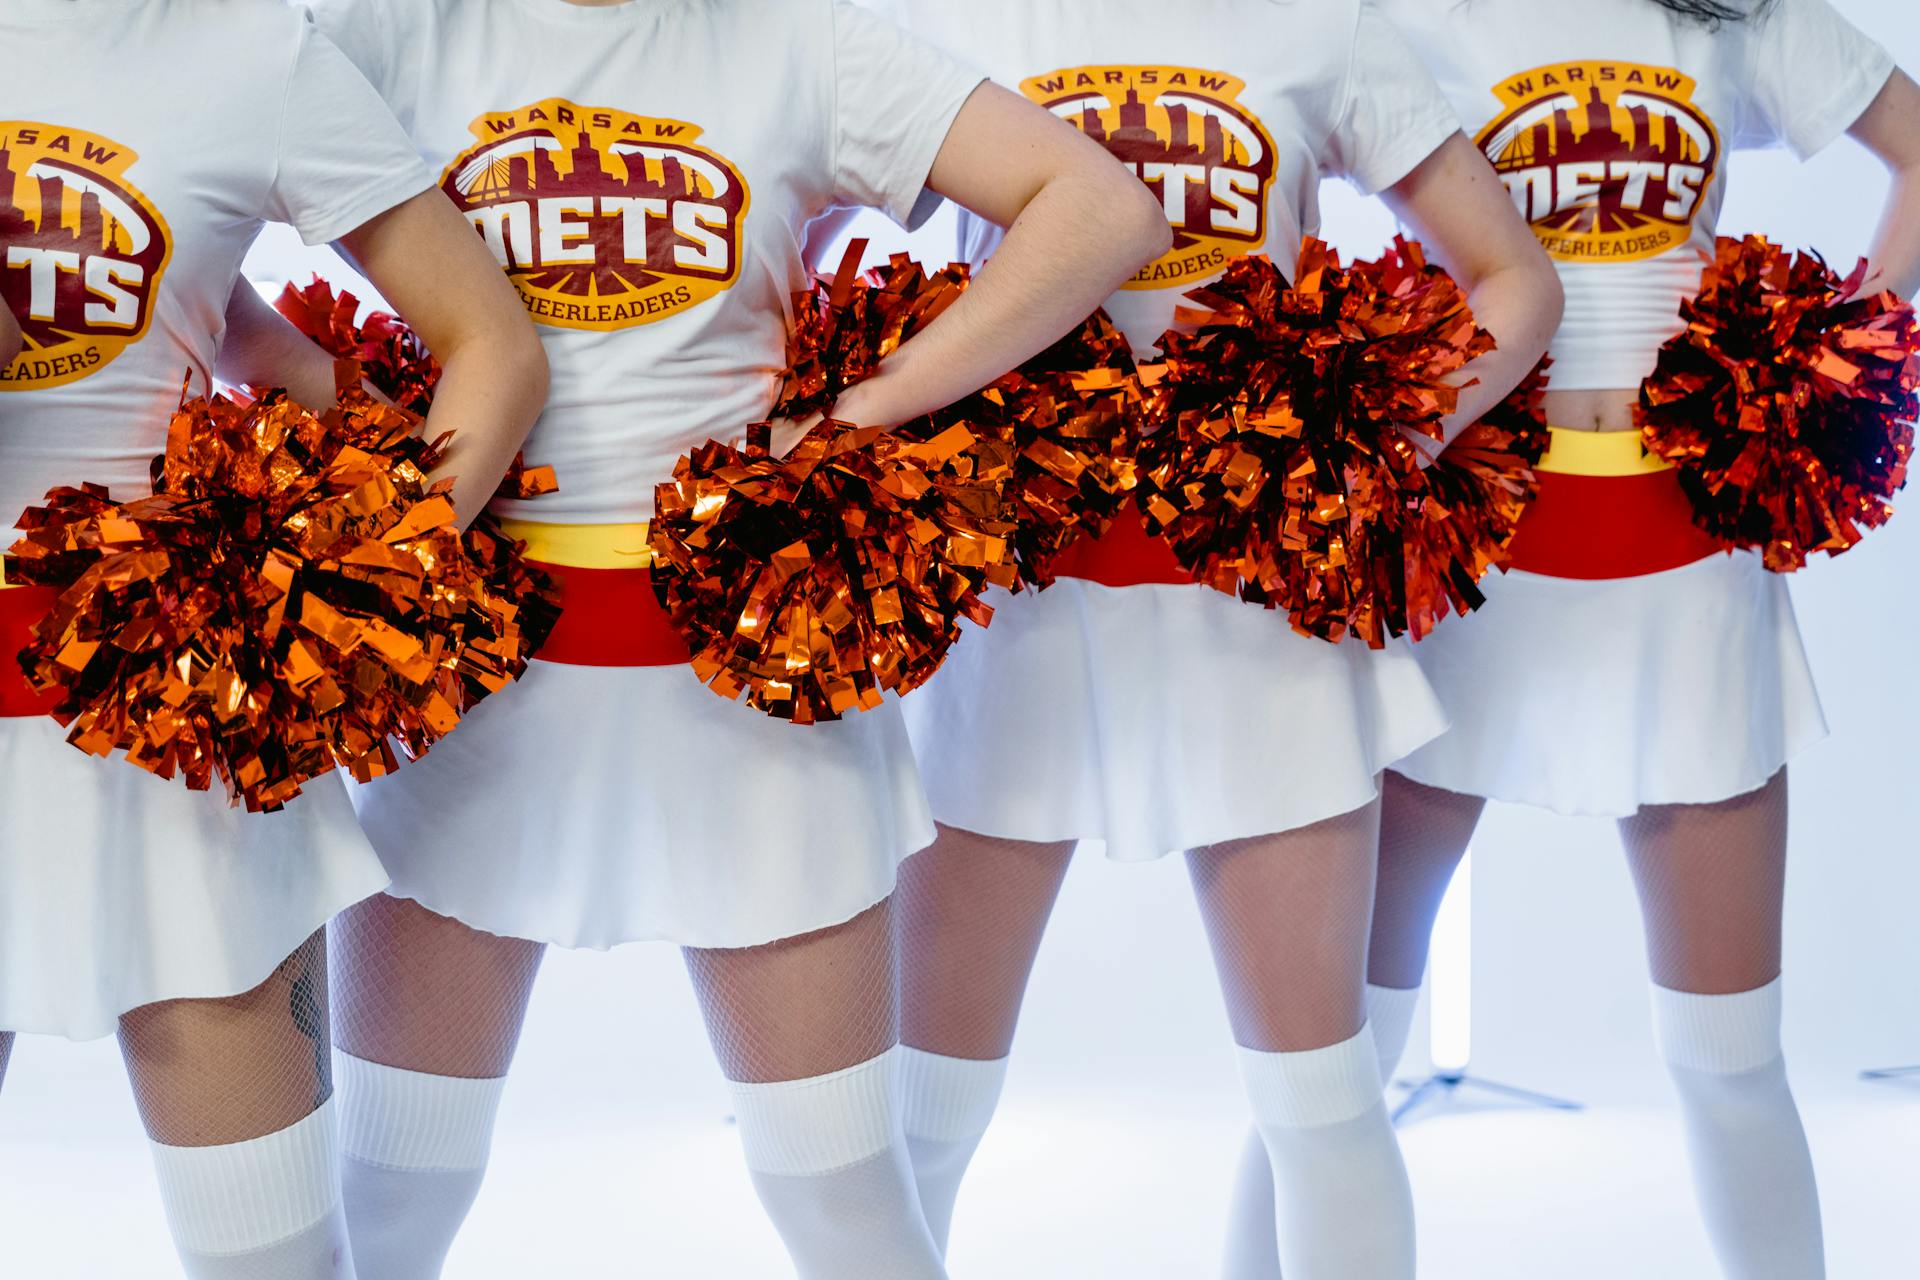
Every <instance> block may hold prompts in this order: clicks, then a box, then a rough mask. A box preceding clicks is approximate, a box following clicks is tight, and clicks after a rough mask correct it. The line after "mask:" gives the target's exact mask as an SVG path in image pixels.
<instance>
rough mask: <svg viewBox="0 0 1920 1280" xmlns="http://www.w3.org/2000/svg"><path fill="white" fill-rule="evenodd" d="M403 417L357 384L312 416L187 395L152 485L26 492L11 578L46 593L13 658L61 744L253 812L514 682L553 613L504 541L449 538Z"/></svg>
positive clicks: (410, 419)
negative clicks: (47, 699) (37, 496)
mask: <svg viewBox="0 0 1920 1280" xmlns="http://www.w3.org/2000/svg"><path fill="white" fill-rule="evenodd" d="M419 425H420V420H419V419H418V418H417V417H415V416H414V415H412V414H409V413H407V412H405V411H404V410H401V409H398V408H394V407H391V406H388V405H383V404H379V403H377V402H375V401H374V400H373V399H372V398H371V397H369V396H367V395H365V394H364V393H362V392H360V391H358V390H349V391H347V392H345V393H343V395H342V397H341V401H340V403H339V404H338V405H336V406H335V407H334V408H332V409H331V410H329V411H328V412H327V413H326V414H325V415H324V416H315V415H314V414H311V413H309V412H307V411H306V410H304V409H302V408H300V407H299V406H297V405H295V404H292V403H291V402H289V401H287V400H286V399H284V397H282V396H280V395H277V394H273V393H269V394H268V395H266V396H264V397H262V398H261V399H259V400H257V401H254V402H252V403H249V404H241V403H237V402H235V401H232V400H229V399H226V398H224V397H213V398H208V399H198V400H193V401H190V402H186V403H183V405H182V406H181V408H180V410H179V412H178V413H176V414H175V415H174V418H173V420H172V423H171V424H170V426H169V428H168V432H167V450H166V453H165V455H164V456H163V457H161V458H159V459H156V460H155V463H154V483H153V491H152V493H151V494H150V495H148V496H146V497H142V498H137V499H135V500H133V501H130V502H125V503H118V504H116V503H114V502H112V501H111V500H110V499H109V498H108V496H107V493H106V490H104V489H103V488H100V487H99V486H94V485H86V486H82V487H80V488H78V489H73V488H63V489H56V490H54V491H53V492H52V493H50V494H49V495H48V497H47V504H46V505H45V506H44V507H36V508H29V509H28V511H27V512H26V513H25V514H24V515H23V516H22V517H21V519H20V521H19V527H20V529H21V530H22V531H23V534H24V536H23V537H22V538H21V539H20V540H19V541H18V542H17V543H15V544H14V546H13V547H12V549H11V551H10V552H9V554H8V556H7V564H6V568H7V574H8V576H9V577H10V578H12V579H13V580H15V581H19V582H24V583H32V584H38V585H41V586H47V587H53V588H56V589H59V590H60V591H61V593H62V594H61V595H60V597H59V599H58V600H57V602H56V603H55V605H54V607H53V609H52V611H51V612H50V614H49V615H48V616H47V617H46V618H45V619H44V620H42V621H41V623H40V624H39V625H38V626H36V628H35V629H34V639H33V642H32V643H31V644H30V645H29V646H28V648H27V649H26V650H25V651H24V652H23V653H22V655H21V663H22V665H23V667H24V668H25V669H26V671H27V673H28V678H29V681H30V682H31V683H32V684H33V686H34V687H35V688H36V689H37V690H39V691H41V692H57V693H58V695H59V697H60V702H59V704H58V706H57V708H56V710H55V712H54V715H55V718H56V719H57V720H59V721H60V723H61V724H63V725H67V726H69V727H70V731H69V733H68V741H69V742H71V743H73V744H74V745H75V746H78V747H80V748H82V749H83V750H86V751H88V752H91V753H93V754H95V755H100V756H106V755H109V754H111V753H112V752H114V751H124V752H125V753H126V755H127V759H128V761H129V762H131V763H133V764H136V765H139V766H140V767H142V768H144V769H147V770H150V771H151V772H153V773H155V774H158V775H159V776H161V777H164V778H173V777H175V776H182V777H184V779H185V781H186V784H187V785H188V786H189V787H191V788H193V789H195V790H206V789H208V788H209V787H210V786H211V785H212V782H213V779H214V778H215V777H216V776H217V777H218V778H219V779H220V780H221V782H222V783H223V784H224V785H225V787H226V788H227V790H228V792H229V794H230V795H231V797H232V798H233V801H234V803H235V804H241V803H244V804H245V805H246V806H247V808H248V809H251V810H273V809H278V808H280V807H282V806H283V805H285V804H286V803H287V802H288V801H290V800H292V799H293V798H294V797H296V796H298V795H299V794H300V789H301V786H302V785H303V784H304V783H306V782H308V781H310V780H312V779H314V778H317V777H320V776H321V775H323V774H326V773H329V772H331V771H332V770H333V769H335V768H336V767H341V768H346V769H348V770H349V771H350V772H351V773H352V774H353V775H354V776H355V777H357V778H360V779H363V780H364V779H368V778H372V777H375V776H378V775H380V774H383V773H387V772H390V771H392V770H393V769H394V768H396V767H397V765H398V759H397V758H396V757H395V755H394V752H393V748H392V746H390V745H389V740H390V739H393V740H397V741H398V743H399V745H400V747H401V749H402V751H404V752H405V753H406V754H407V755H408V756H409V757H417V756H418V755H420V754H421V753H422V752H424V751H426V750H427V749H428V748H429V747H430V746H431V745H432V744H433V743H435V742H437V741H438V740H439V739H440V738H441V737H443V736H444V735H445V734H447V733H448V732H450V731H451V730H452V729H453V728H454V727H455V726H456V725H457V724H458V723H459V721H460V718H461V716H462V715H463V714H464V713H466V712H467V711H468V710H470V709H471V708H472V707H473V706H474V705H476V704H477V703H478V702H479V701H480V700H481V699H483V698H485V697H487V696H488V695H489V694H491V693H494V692H496V691H497V690H499V689H501V688H503V687H504V686H505V685H506V684H507V683H508V682H510V681H512V680H513V679H515V678H516V677H518V675H519V674H520V673H521V671H523V670H524V669H525V667H526V662H527V657H528V655H529V653H530V652H531V650H532V649H533V648H534V647H536V646H537V644H538V643H539V641H540V640H541V639H542V638H543V636H544V632H545V631H546V630H548V629H550V628H551V625H552V616H551V614H550V612H548V611H547V609H546V608H545V606H544V603H543V602H542V601H541V600H540V598H539V597H538V593H537V592H533V591H532V590H531V589H527V590H526V593H525V594H517V593H516V589H515V586H516V584H520V585H521V586H522V587H524V586H525V584H524V582H523V576H522V575H520V574H519V573H518V571H517V570H516V569H515V568H514V566H513V563H512V562H513V559H514V557H513V556H512V554H511V551H510V549H508V548H505V547H502V546H501V545H500V543H499V541H498V540H497V539H493V538H491V537H489V536H488V535H486V534H484V533H482V534H479V535H470V536H474V537H477V541H475V542H469V543H463V540H462V536H461V534H460V532H459V530H458V528H457V527H456V526H455V523H454V513H453V507H452V504H451V503H449V502H448V500H447V498H446V496H445V493H444V491H443V488H444V487H443V486H431V487H430V486H429V484H428V481H427V472H428V471H429V470H431V469H432V467H433V466H434V465H435V464H436V463H437V462H438V460H439V457H440V453H441V450H442V449H443V448H444V445H445V438H444V437H443V438H442V439H441V440H439V441H434V442H429V441H426V440H424V439H422V438H421V437H420V435H419V432H418V428H419Z"/></svg>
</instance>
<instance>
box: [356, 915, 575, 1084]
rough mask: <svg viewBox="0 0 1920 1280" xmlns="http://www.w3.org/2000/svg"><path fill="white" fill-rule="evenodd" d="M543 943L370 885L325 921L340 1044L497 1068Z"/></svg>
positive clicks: (440, 1066)
mask: <svg viewBox="0 0 1920 1280" xmlns="http://www.w3.org/2000/svg"><path fill="white" fill-rule="evenodd" d="M545 952H546V948H545V947H544V946H543V945H542V944H541V943H538V942H528V941H526V940H525V939H523V938H503V937H499V936H497V935H495V934H491V933H483V932H481V931H480V930H478V929H474V928H470V927H469V926H467V925H464V924H462V923H460V921H458V920H453V919H450V918H448V917H447V916H442V915H436V914H434V913H433V912H431V911H429V910H427V909H426V908H425V907H423V906H421V905H420V904H419V903H417V902H412V901H409V900H407V899H405V898H394V897H389V896H388V895H386V894H375V895H374V896H373V897H371V898H368V899H367V900H366V901H365V902H361V903H358V904H356V905H355V906H352V907H349V908H348V909H347V910H346V911H344V912H342V913H341V915H340V917H339V918H338V919H337V920H336V921H335V922H334V925H333V957H334V966H335V969H336V971H337V974H338V993H337V995H336V998H335V1002H334V1005H335V1007H334V1018H335V1024H334V1031H335V1034H336V1035H337V1036H338V1037H339V1041H340V1047H341V1048H342V1049H344V1050H345V1051H346V1052H348V1053H350V1054H352V1055H353V1056H354V1057H356V1058H363V1059H365V1060H367V1061H368V1062H377V1063H380V1064H382V1065H384V1066H389V1067H400V1068H402V1069H404V1070H408V1071H418V1072H423V1073H425V1074H428V1075H435V1076H452V1077H456V1078H464V1079H493V1078H496V1077H499V1076H504V1075H506V1074H507V1068H508V1067H509V1065H511V1063H512V1062H513V1052H514V1049H515V1047H516V1046H518V1045H519V1043H520V1027H521V1024H522V1023H523V1022H524V1021H525V1019H526V1016H527V1003H528V1001H529V1000H530V999H531V998H532V995H533V982H534V978H535V977H536V976H537V975H538V974H539V971H540V959H541V957H542V956H543V955H544V954H545Z"/></svg>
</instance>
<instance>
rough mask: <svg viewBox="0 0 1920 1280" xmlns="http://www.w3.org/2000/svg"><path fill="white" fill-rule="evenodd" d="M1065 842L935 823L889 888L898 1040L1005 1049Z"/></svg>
mask: <svg viewBox="0 0 1920 1280" xmlns="http://www.w3.org/2000/svg"><path fill="white" fill-rule="evenodd" d="M1073 848H1074V844H1073V841H1071V840H1064V841H1059V842H1056V843H1051V844H1036V843H1031V842H1028V841H1024V840H1003V839H1000V838H998V837H995V836H983V835H978V834H975V833H974V832H971V831H962V830H959V829H958V828H954V827H945V826H943V827H941V828H940V834H939V838H938V839H936V840H935V841H934V843H933V845H932V846H931V847H930V848H927V849H924V850H922V851H921V852H919V853H917V854H915V855H914V856H913V857H911V858H909V859H907V861H906V862H905V863H904V864H903V865H902V866H901V868H900V887H899V889H898V891H897V892H896V893H895V895H894V900H895V902H896V903H897V904H898V905H897V907H896V912H897V916H898V923H897V932H898V935H899V939H900V957H901V966H900V967H901V977H900V1023H901V1027H900V1030H901V1039H902V1040H904V1041H905V1042H906V1043H907V1044H910V1045H912V1046H913V1047H914V1048H916V1049H922V1050H925V1051H926V1052H928V1053H938V1054H944V1055H945V1056H947V1057H950V1058H972V1059H976V1060H979V1061H992V1060H995V1059H999V1058H1004V1057H1006V1056H1007V1053H1008V1051H1009V1050H1011V1049H1012V1047H1013V1033H1014V1028H1015V1026H1016V1025H1017V1024H1018V1023H1019V1020H1020V1003H1021V1001H1022V999H1024V998H1025V996H1026V991H1027V979H1028V978H1029V977H1031V976H1032V973H1033V963H1034V958H1035V956H1036V955H1037V954H1038V953H1039V950H1040V940H1041V938H1042V937H1043V936H1044V935H1045V933H1046V928H1047V919H1048V917H1050V916H1051V915H1052V914H1053V906H1054V902H1055V901H1056V900H1057V899H1058V898H1059V896H1060V884H1061V882H1062V881H1063V880H1064V879H1065V878H1066V874H1067V867H1068V866H1069V865H1070V864H1071V863H1072V860H1073Z"/></svg>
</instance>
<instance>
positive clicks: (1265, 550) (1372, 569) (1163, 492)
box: [1140, 239, 1498, 648]
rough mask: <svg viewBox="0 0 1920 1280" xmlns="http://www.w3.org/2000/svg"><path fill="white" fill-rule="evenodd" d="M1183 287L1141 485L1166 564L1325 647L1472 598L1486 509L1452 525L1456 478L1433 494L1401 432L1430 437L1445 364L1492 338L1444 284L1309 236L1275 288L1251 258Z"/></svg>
mask: <svg viewBox="0 0 1920 1280" xmlns="http://www.w3.org/2000/svg"><path fill="white" fill-rule="evenodd" d="M1188 297H1189V298H1191V299H1192V300H1193V301H1194V302H1196V303H1198V304H1200V306H1199V308H1182V310H1181V312H1180V313H1179V315H1178V319H1179V321H1180V327H1178V328H1176V329H1174V330H1170V331H1169V332H1168V333H1167V334H1166V335H1165V336H1164V337H1163V338H1162V339H1161V347H1162V350H1163V351H1164V352H1165V355H1166V380H1167V386H1168V394H1169V395H1170V397H1171V417H1170V418H1169V420H1168V423H1167V425H1166V427H1165V428H1163V429H1162V430H1160V431H1159V432H1158V433H1156V434H1155V435H1154V436H1153V437H1152V439H1151V441H1150V443H1149V444H1148V446H1147V462H1148V465H1147V466H1146V468H1145V471H1144V475H1143V478H1142V482H1141V488H1140V499H1141V507H1142V510H1143V512H1144V513H1145V515H1146V518H1147V523H1148V526H1149V528H1151V529H1152V530H1154V531H1155V532H1158V533H1161V534H1163V535H1164V536H1166V537H1167V538H1168V539H1169V540H1170V541H1171V542H1172V544H1173V548H1174V553H1175V555H1176V556H1177V557H1178V558H1179V560H1180V562H1181V564H1182V565H1183V566H1185V567H1186V568H1188V569H1189V570H1190V571H1192V572H1193V573H1194V575H1195V577H1196V578H1197V579H1199V580H1200V581H1201V582H1204V583H1206V584H1208V585H1210V586H1212V587H1214V588H1216V589H1218V590H1220V591H1224V592H1228V593H1230V594H1237V595H1239V596H1240V597H1241V598H1243V599H1245V600H1249V601H1254V602H1257V603H1261V604H1264V605H1266V606H1267V607H1268V608H1275V609H1284V610H1286V612H1287V615H1288V617H1289V619H1290V620H1291V621H1292V623H1293V626H1294V628H1295V629H1296V630H1298V631H1300V632H1301V633H1302V634H1305V635H1310V636H1318V637H1320V638H1321V639H1324V640H1329V641H1334V642H1338V641H1342V640H1345V639H1346V638H1347V637H1349V636H1355V637H1358V638H1360V639H1362V640H1364V641H1365V642H1366V643H1367V644H1369V645H1371V646H1373V647H1376V648H1377V647H1380V646H1383V645H1385V644H1386V642H1387V640H1388V638H1389V637H1392V636H1399V635H1403V634H1412V635H1414V636H1416V637H1418V636H1421V635H1424V634H1426V633H1427V632H1428V631H1430V630H1431V629H1432V628H1433V626H1434V625H1435V624H1436V623H1437V622H1438V621H1439V619H1440V618H1441V617H1444V616H1445V614H1446V612H1448V610H1449V609H1451V608H1465V607H1469V606H1471V604H1473V603H1474V602H1475V600H1476V598H1477V593H1475V592H1473V591H1471V590H1470V587H1471V583H1472V582H1473V581H1475V580H1477V579H1478V577H1479V575H1480V574H1481V573H1483V572H1484V571H1485V569H1486V567H1487V565H1488V564H1489V563H1492V562H1493V561H1494V560H1495V559H1496V558H1497V554H1498V553H1497V549H1495V548H1492V547H1488V546H1485V545H1483V540H1484V539H1485V538H1487V537H1488V536H1490V532H1491V530H1493V529H1494V528H1496V527H1497V526H1498V522H1497V521H1494V520H1491V519H1488V520H1483V521H1481V522H1480V525H1479V526H1478V527H1476V526H1474V525H1472V524H1471V523H1469V524H1467V525H1465V526H1464V527H1463V533H1461V534H1456V533H1454V532H1452V531H1451V530H1450V529H1449V528H1448V525H1449V523H1450V522H1451V521H1452V520H1453V517H1454V512H1453V510H1452V508H1451V506H1450V505H1449V504H1448V502H1447V501H1446V500H1445V499H1446V498H1451V500H1452V501H1453V502H1455V503H1463V504H1464V503H1465V502H1466V500H1467V498H1468V495H1469V494H1470V493H1471V492H1472V488H1471V487H1470V486H1467V485H1465V483H1464V482H1462V483H1457V484H1452V485H1447V484H1445V483H1444V482H1443V484H1442V486H1441V487H1440V489H1439V490H1438V491H1437V490H1436V486H1435V485H1434V483H1433V482H1431V481H1430V480H1429V479H1428V477H1427V476H1426V474H1425V473H1424V472H1422V470H1421V469H1420V467H1419V465H1418V462H1419V459H1418V456H1417V454H1416V451H1415V447H1414V445H1413V443H1412V440H1411V439H1410V438H1409V433H1418V434H1421V435H1426V436H1428V437H1430V438H1435V439H1437V438H1439V436H1440V432H1441V422H1442V419H1444V418H1445V417H1446V416H1447V415H1448V414H1449V413H1451V412H1453V410H1454V408H1455V406H1456V404H1457V402H1458V390H1457V388H1455V387H1454V386H1452V385H1450V383H1449V382H1448V379H1449V378H1450V377H1451V376H1452V375H1454V374H1456V373H1458V372H1459V371H1460V369H1462V368H1463V367H1464V366H1465V365H1466V364H1467V363H1468V362H1469V361H1471V360H1473V359H1474V358H1476V357H1478V356H1480V355H1482V354H1484V353H1485V352H1487V351H1490V350H1492V348H1493V338H1492V336H1491V335H1490V334H1488V333H1487V332H1486V331H1485V330H1483V329H1481V328H1479V326H1478V325H1476V324H1475V323H1474V319H1473V315H1472V313H1471V311H1470V310H1469V308H1468V306H1467V298H1466V295H1465V293H1464V292H1463V291H1462V290H1461V289H1460V287H1459V285H1458V284H1456V283H1455V282H1454V281H1453V279H1452V278H1451V277H1449V276H1448V275H1447V274H1446V273H1445V272H1443V271H1440V270H1438V269H1437V268H1434V267H1430V266H1428V265H1427V263H1426V260H1425V258H1424V257H1423V255H1422V254H1421V252H1420V249H1419V247H1418V246H1417V245H1414V244H1411V243H1408V242H1406V241H1398V242H1396V244H1395V247H1394V249H1393V250H1392V251H1391V252H1389V253H1388V254H1387V255H1386V256H1384V257H1383V258H1382V259H1381V260H1380V261H1378V262H1360V263H1356V264H1354V265H1353V266H1352V267H1350V268H1349V267H1342V266H1341V264H1340V260H1339V257H1338V255H1336V254H1335V253H1334V252H1333V250H1332V249H1331V248H1329V247H1328V246H1327V245H1325V244H1324V243H1322V242H1320V241H1318V240H1313V239H1308V240H1307V241H1306V242H1305V244H1304V245H1303V247H1302V250H1301V255H1300V261H1299V266H1298V269H1297V270H1296V272H1295V274H1294V279H1293V283H1292V284H1289V283H1288V281H1287V279H1286V277H1285V276H1284V275H1283V274H1282V273H1281V271H1280V270H1279V268H1277V267H1275V266H1274V265H1273V263H1272V262H1270V261H1268V260H1267V259H1266V258H1264V257H1250V258H1242V259H1239V260H1237V261H1236V262H1234V264H1233V265H1232V266H1230V267H1229V268H1228V269H1227V272H1226V274H1225V275H1223V276H1222V277H1221V278H1220V279H1219V280H1217V281H1215V282H1213V283H1212V284H1209V285H1206V286H1204V287H1202V288H1200V289H1197V290H1195V291H1193V292H1192V293H1191V294H1189V295H1188Z"/></svg>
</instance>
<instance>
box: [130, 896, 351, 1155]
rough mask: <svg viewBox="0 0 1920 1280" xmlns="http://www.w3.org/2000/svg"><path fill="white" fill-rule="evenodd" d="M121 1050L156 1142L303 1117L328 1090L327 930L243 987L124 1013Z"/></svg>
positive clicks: (189, 1141)
mask: <svg viewBox="0 0 1920 1280" xmlns="http://www.w3.org/2000/svg"><path fill="white" fill-rule="evenodd" d="M120 1049H121V1053H122V1054H123V1055H124V1057H125V1058H126V1063H127V1074H128V1077H129V1078H130V1079H131V1080H132V1083H133V1096H134V1101H135V1102H136V1103H137V1104H138V1105H139V1108H140V1118H141V1120H142V1121H143V1122H145V1124H146V1128H147V1133H148V1134H149V1135H150V1136H151V1137H152V1138H153V1140H154V1141H155V1142H158V1143H162V1144H164V1145H166V1146H171V1147H213V1146H225V1145H228V1144H231V1143H238V1142H245V1141H247V1140H248V1139H251V1138H258V1137H263V1136H265V1135H267V1134H270V1133H277V1132H279V1131H280V1130H282V1129H285V1128H287V1127H289V1126H291V1125H293V1124H295V1123H297V1122H298V1121H300V1120H304V1119H305V1118H306V1117H308V1116H310V1115H312V1114H313V1112H314V1111H315V1110H317V1109H318V1108H319V1107H320V1105H321V1104H322V1103H324V1102H325V1101H326V1100H327V1099H328V1098H329V1097H331V1096H332V1093H333V1066H332V1059H331V1054H330V1050H329V1046H328V1037H327V950H326V934H325V931H322V932H319V933H316V934H314V935H313V937H311V938H309V939H308V940H307V941H306V942H305V943H303V944H302V945H301V946H300V949H299V950H297V951H295V952H294V953H293V954H292V955H291V956H289V957H287V959H286V961H285V962H284V963H282V964H281V965H280V967H279V968H278V969H276V970H274V972H273V974H272V976H270V977H269V978H268V979H267V980H266V981H265V982H263V983H261V984H260V985H259V986H257V987H255V988H254V989H253V990H251V991H248V992H246V993H245V994H243V995H237V996H232V997H229V998H227V999H221V1000H164V1001H161V1002H160V1003H158V1004H149V1005H143V1006H141V1007H140V1008H138V1009H134V1010H132V1011H131V1012H129V1013H126V1014H124V1015H122V1016H121V1019H120Z"/></svg>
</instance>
